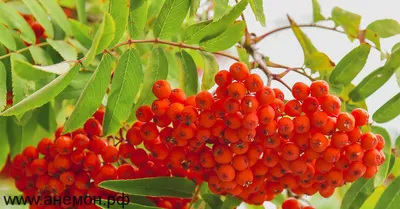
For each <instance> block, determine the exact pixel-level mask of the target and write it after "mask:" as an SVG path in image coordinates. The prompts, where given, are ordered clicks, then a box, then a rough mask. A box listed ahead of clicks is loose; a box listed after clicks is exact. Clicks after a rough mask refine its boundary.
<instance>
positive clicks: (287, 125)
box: [278, 117, 294, 135]
mask: <svg viewBox="0 0 400 209" xmlns="http://www.w3.org/2000/svg"><path fill="white" fill-rule="evenodd" d="M293 130H294V124H293V121H292V120H291V119H290V118H286V117H284V118H281V119H279V121H278V131H279V133H280V134H283V135H286V134H290V133H292V131H293Z"/></svg>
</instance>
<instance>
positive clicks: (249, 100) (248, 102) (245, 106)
mask: <svg viewBox="0 0 400 209" xmlns="http://www.w3.org/2000/svg"><path fill="white" fill-rule="evenodd" d="M241 107H242V110H243V112H244V113H252V112H256V111H257V109H258V101H257V99H256V98H255V97H254V96H250V95H247V96H244V97H243V99H242V100H241Z"/></svg>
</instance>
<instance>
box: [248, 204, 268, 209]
mask: <svg viewBox="0 0 400 209" xmlns="http://www.w3.org/2000/svg"><path fill="white" fill-rule="evenodd" d="M246 209H265V207H264V205H251V204H246Z"/></svg>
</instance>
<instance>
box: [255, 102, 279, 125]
mask: <svg viewBox="0 0 400 209" xmlns="http://www.w3.org/2000/svg"><path fill="white" fill-rule="evenodd" d="M257 116H258V119H259V122H260V123H261V124H268V123H270V122H271V121H273V120H274V118H275V111H274V109H273V108H272V107H271V106H269V105H265V106H262V107H260V109H259V110H258V111H257Z"/></svg>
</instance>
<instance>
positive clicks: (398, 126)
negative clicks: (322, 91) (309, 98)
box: [221, 0, 400, 209]
mask: <svg viewBox="0 0 400 209" xmlns="http://www.w3.org/2000/svg"><path fill="white" fill-rule="evenodd" d="M232 3H234V1H232ZM319 3H320V5H321V10H322V14H323V15H324V16H325V17H326V16H330V13H331V10H332V9H333V8H334V7H335V6H338V7H341V8H343V9H345V10H348V11H351V12H353V13H356V14H359V15H361V16H362V20H361V28H362V29H364V28H365V27H366V26H367V25H368V24H369V23H371V22H373V21H374V20H378V19H388V18H389V19H395V20H397V21H400V15H399V12H398V8H399V5H400V3H399V0H319ZM264 11H265V13H266V18H267V26H266V27H265V28H264V27H262V26H261V25H260V24H259V23H258V22H257V21H256V20H255V18H254V15H253V14H252V11H251V9H250V7H248V8H247V10H246V12H245V17H246V19H247V24H248V28H249V30H250V32H253V33H255V34H257V35H261V34H264V33H265V32H268V31H271V30H273V29H276V28H279V27H282V26H287V25H289V22H288V20H287V18H286V15H287V14H288V15H290V16H291V17H292V18H293V19H294V20H295V21H296V22H297V23H298V24H307V23H312V18H313V16H312V4H311V0H265V1H264ZM323 24H324V25H327V26H332V25H331V24H329V23H323ZM303 31H304V32H305V33H306V34H307V35H308V37H309V38H310V39H311V41H312V42H313V44H314V45H315V47H316V48H317V49H318V50H319V51H321V52H324V53H326V54H327V55H328V56H329V57H330V58H331V59H332V61H334V62H335V63H336V64H337V63H338V62H339V61H340V59H341V58H342V57H343V56H345V55H346V54H347V53H348V52H349V51H350V50H351V49H353V48H354V47H355V46H357V45H358V42H357V41H354V43H351V42H350V41H349V39H348V38H347V36H346V35H343V34H340V33H337V32H334V31H329V30H323V29H315V28H303ZM398 42H400V36H395V37H392V38H388V39H381V46H382V49H384V50H386V51H389V52H390V51H391V47H392V46H393V45H394V44H396V43H398ZM258 48H259V51H260V52H262V53H263V54H264V55H266V56H268V57H269V58H270V60H271V61H273V62H276V63H280V64H284V65H286V66H291V67H300V66H301V65H302V64H303V52H302V49H301V47H300V45H299V43H298V41H297V39H296V37H295V36H294V34H293V32H292V31H291V30H290V29H289V30H285V31H282V32H279V33H275V34H273V35H271V36H269V37H268V38H266V39H265V40H263V41H262V42H261V43H260V44H259V45H258ZM234 51H235V50H232V53H234ZM230 63H231V61H230V60H225V59H224V60H223V62H222V63H221V67H224V68H227V67H229V64H230ZM383 64H384V62H382V61H381V60H380V53H379V52H378V51H376V50H374V49H371V53H370V56H369V59H368V62H367V64H366V65H365V67H364V69H363V70H362V71H361V73H360V74H359V75H358V76H357V77H356V78H355V79H354V80H353V81H352V82H353V84H355V85H357V84H358V83H359V82H360V81H361V80H362V78H364V77H365V76H366V75H368V74H369V73H371V72H372V71H373V70H375V69H376V68H378V67H380V66H382V65H383ZM274 72H278V71H275V70H274ZM279 72H280V71H279ZM284 80H285V81H286V82H288V83H290V84H293V83H294V82H295V81H304V82H307V83H309V81H308V80H307V79H306V78H304V77H302V76H300V75H298V74H295V73H291V74H288V75H286V76H285V77H284ZM273 86H275V87H280V88H281V89H285V95H286V96H287V97H289V96H291V94H290V92H289V91H287V90H286V88H285V87H283V86H282V85H281V84H279V83H277V82H273ZM399 89H400V88H399V86H398V85H397V83H396V80H395V77H394V76H393V77H392V78H391V79H390V80H389V81H388V82H387V83H386V84H385V85H384V86H383V87H381V88H380V89H379V90H378V91H376V92H375V93H374V94H373V95H371V96H370V97H369V98H368V99H367V105H368V108H369V112H370V113H371V115H372V114H373V113H374V112H375V111H376V110H377V109H378V108H379V107H381V106H382V105H383V104H384V103H385V102H386V101H388V100H389V99H390V98H392V97H393V96H394V95H396V94H397V93H398V92H399ZM399 108H400V107H399ZM379 125H381V126H383V127H385V128H387V129H388V131H389V132H390V134H391V136H392V140H394V139H395V138H396V137H397V136H398V135H399V134H400V117H397V118H395V119H394V120H392V121H390V122H388V123H386V124H379ZM265 206H266V208H275V207H274V206H272V205H271V204H268V203H266V204H265ZM239 208H241V209H243V208H245V207H244V206H241V207H239Z"/></svg>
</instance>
